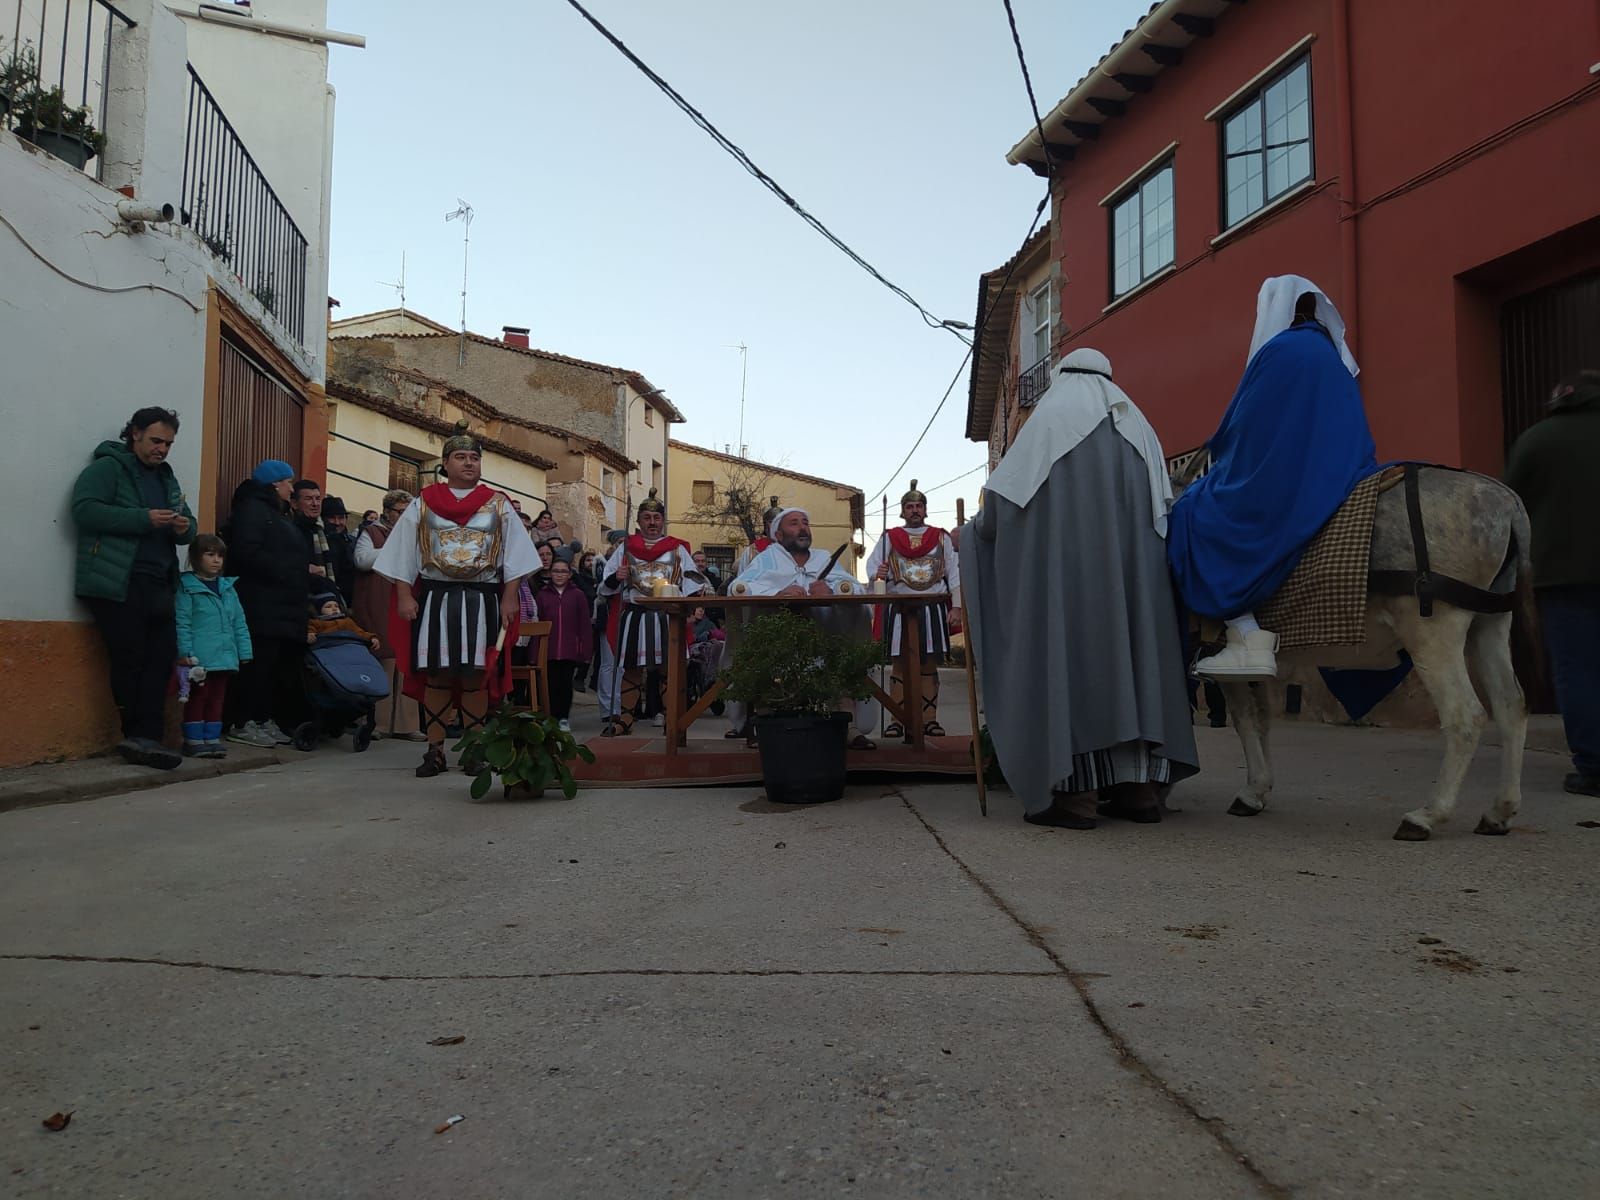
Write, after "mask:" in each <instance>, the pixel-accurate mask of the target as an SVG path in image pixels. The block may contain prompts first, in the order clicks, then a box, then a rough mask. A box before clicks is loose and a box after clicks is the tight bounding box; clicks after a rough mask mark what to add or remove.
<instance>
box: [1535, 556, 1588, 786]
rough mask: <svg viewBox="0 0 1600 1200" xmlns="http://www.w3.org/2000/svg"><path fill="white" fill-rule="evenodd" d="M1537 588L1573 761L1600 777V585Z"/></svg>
mask: <svg viewBox="0 0 1600 1200" xmlns="http://www.w3.org/2000/svg"><path fill="white" fill-rule="evenodd" d="M1537 594H1538V597H1539V618H1540V623H1541V624H1542V625H1543V626H1544V644H1545V649H1546V650H1547V651H1548V652H1549V654H1550V677H1551V681H1552V682H1553V683H1554V684H1555V689H1556V704H1557V705H1558V706H1559V707H1560V709H1561V720H1562V723H1563V724H1564V725H1565V726H1566V731H1567V747H1568V748H1569V749H1570V750H1571V751H1572V765H1573V766H1574V767H1575V768H1577V771H1578V773H1579V774H1580V775H1586V776H1588V777H1589V778H1591V779H1600V587H1547V588H1540V589H1539V591H1538V593H1537Z"/></svg>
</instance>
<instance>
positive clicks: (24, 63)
mask: <svg viewBox="0 0 1600 1200" xmlns="http://www.w3.org/2000/svg"><path fill="white" fill-rule="evenodd" d="M38 79H39V56H38V55H37V54H35V53H34V51H33V44H32V43H31V42H24V43H23V44H22V45H21V46H14V47H12V49H11V53H10V54H8V55H4V56H0V113H7V112H10V111H11V109H12V108H13V107H14V106H16V104H17V102H18V101H19V100H20V99H21V98H22V97H23V96H24V95H26V93H27V92H28V90H29V89H31V88H33V87H34V86H36V84H37V82H38Z"/></svg>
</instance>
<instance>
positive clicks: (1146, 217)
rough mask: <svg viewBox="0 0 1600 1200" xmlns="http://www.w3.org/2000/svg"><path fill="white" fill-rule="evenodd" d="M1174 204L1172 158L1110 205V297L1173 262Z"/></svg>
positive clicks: (1137, 284) (1124, 291) (1136, 284)
mask: <svg viewBox="0 0 1600 1200" xmlns="http://www.w3.org/2000/svg"><path fill="white" fill-rule="evenodd" d="M1173 222H1174V205H1173V200H1172V162H1171V160H1170V159H1169V160H1168V161H1167V162H1165V163H1162V164H1161V165H1160V166H1158V167H1156V168H1155V169H1154V170H1152V171H1151V172H1150V173H1149V174H1147V175H1146V176H1145V177H1144V178H1143V179H1141V180H1140V181H1139V182H1138V183H1135V184H1134V185H1133V186H1132V188H1131V189H1130V190H1129V191H1128V192H1127V194H1126V195H1125V196H1123V198H1122V199H1120V200H1118V201H1117V202H1116V203H1114V204H1113V205H1112V206H1111V298H1112V299H1113V300H1115V299H1116V298H1117V297H1118V296H1125V295H1127V294H1128V293H1129V292H1131V291H1133V289H1134V288H1136V287H1138V286H1139V285H1140V284H1141V283H1143V282H1144V281H1145V280H1146V279H1149V278H1150V277H1151V276H1152V275H1154V274H1156V273H1157V272H1158V271H1161V270H1163V269H1164V268H1166V267H1170V266H1171V265H1172V262H1173V258H1174V254H1175V249H1174V240H1175V239H1174V237H1173Z"/></svg>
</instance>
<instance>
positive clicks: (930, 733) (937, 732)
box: [922, 721, 944, 737]
mask: <svg viewBox="0 0 1600 1200" xmlns="http://www.w3.org/2000/svg"><path fill="white" fill-rule="evenodd" d="M922 732H923V735H924V736H925V737H943V736H944V726H943V725H941V724H939V722H937V721H929V722H928V723H927V724H926V725H924V726H923V727H922Z"/></svg>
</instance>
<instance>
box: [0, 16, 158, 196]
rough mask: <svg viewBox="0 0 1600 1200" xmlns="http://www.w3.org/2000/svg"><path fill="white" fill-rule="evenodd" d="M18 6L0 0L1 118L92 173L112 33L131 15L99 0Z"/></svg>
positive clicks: (99, 146) (107, 92)
mask: <svg viewBox="0 0 1600 1200" xmlns="http://www.w3.org/2000/svg"><path fill="white" fill-rule="evenodd" d="M23 7H24V5H23V0H0V124H3V125H4V127H5V128H6V129H11V130H15V131H16V134H17V136H18V137H21V138H23V139H24V140H26V141H30V142H33V143H34V144H35V145H37V146H38V147H39V148H40V149H42V150H47V151H49V152H50V153H51V154H53V155H55V156H56V157H57V158H61V159H65V160H67V161H68V162H71V163H73V164H74V165H76V166H79V167H81V168H83V169H85V170H89V171H90V174H92V175H94V176H95V178H97V179H98V178H100V175H101V165H102V160H103V158H104V155H103V154H102V153H101V151H102V150H103V149H104V147H105V128H106V107H107V104H108V103H109V100H110V96H111V47H112V39H113V38H114V37H116V36H117V35H118V34H119V33H121V32H122V31H124V30H128V29H132V28H133V27H134V21H133V20H132V18H130V17H128V16H127V15H126V14H125V13H123V12H121V11H120V10H118V9H117V8H116V6H115V5H112V4H108V3H106V0H30V2H29V3H28V4H27V10H28V11H27V12H26V14H24V12H23ZM35 12H37V14H38V20H37V22H35V20H34V14H35ZM24 16H26V18H27V19H26V20H24ZM91 161H92V162H93V163H94V167H93V168H92V170H91V169H90V168H89V167H88V166H87V164H88V163H89V162H91Z"/></svg>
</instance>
